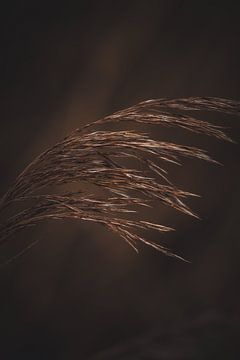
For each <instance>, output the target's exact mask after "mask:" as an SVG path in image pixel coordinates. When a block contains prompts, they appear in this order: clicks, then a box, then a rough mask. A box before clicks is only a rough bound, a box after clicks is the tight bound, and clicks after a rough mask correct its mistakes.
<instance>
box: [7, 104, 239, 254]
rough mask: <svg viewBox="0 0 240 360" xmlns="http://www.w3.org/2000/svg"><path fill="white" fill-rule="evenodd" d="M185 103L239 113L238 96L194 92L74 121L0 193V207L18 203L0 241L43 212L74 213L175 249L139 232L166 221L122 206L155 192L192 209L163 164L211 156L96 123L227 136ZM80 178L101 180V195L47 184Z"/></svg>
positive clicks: (140, 202)
mask: <svg viewBox="0 0 240 360" xmlns="http://www.w3.org/2000/svg"><path fill="white" fill-rule="evenodd" d="M189 111H190V112H191V113H195V112H197V111H215V112H221V113H225V114H231V115H240V103H239V102H237V101H233V100H226V99H219V98H200V97H191V98H184V99H174V100H169V99H156V100H148V101H143V102H140V103H139V104H137V105H134V106H132V107H129V108H127V109H124V110H121V111H118V112H116V113H114V114H112V115H109V116H106V117H104V118H102V119H100V120H97V121H95V122H93V123H90V124H88V125H86V126H84V127H82V128H80V129H76V130H75V131H73V132H72V133H71V134H70V135H68V136H67V137H66V138H65V139H63V140H62V141H60V142H58V143H57V144H56V145H54V146H53V147H51V148H49V149H48V150H46V151H45V152H43V153H42V154H40V155H39V156H38V157H37V158H36V159H34V160H33V161H32V163H30V164H29V165H28V166H27V167H26V168H25V170H24V171H23V172H22V173H21V174H20V175H19V176H18V177H17V179H16V180H15V182H14V183H13V185H12V186H11V187H10V188H9V190H8V191H7V192H6V194H5V195H4V196H3V197H2V199H1V202H0V211H4V209H5V208H7V207H9V206H14V204H16V203H17V202H20V203H21V204H22V206H24V208H23V209H22V210H19V211H18V212H17V213H15V214H14V215H12V216H10V217H9V218H7V219H6V220H5V221H4V222H3V223H2V224H1V226H0V243H3V242H5V241H7V240H8V239H9V237H10V236H11V235H13V234H14V233H15V232H16V231H18V230H20V229H25V228H27V227H29V226H32V225H35V224H38V223H40V222H42V221H44V220H46V219H57V220H63V219H66V218H74V219H78V220H86V221H92V222H95V223H100V224H102V225H104V226H105V227H107V228H108V229H110V230H111V231H114V232H116V233H117V234H119V236H120V237H122V238H124V239H125V240H126V241H127V242H128V243H129V244H130V245H131V246H132V247H133V248H134V249H135V250H137V244H138V242H143V243H145V244H147V245H150V246H152V247H154V248H155V249H157V250H159V251H161V252H163V253H164V254H166V255H169V256H175V257H179V256H178V255H176V254H174V253H172V252H171V251H170V250H169V249H168V248H166V247H165V246H163V245H161V244H160V243H155V242H152V241H150V240H147V239H146V238H145V237H142V236H141V235H139V232H138V230H141V229H154V230H157V231H159V232H165V231H171V230H173V229H172V228H170V227H167V226H164V225H160V224H155V223H152V222H150V221H144V220H130V219H129V218H128V217H127V216H126V215H125V216H124V214H128V213H130V212H137V211H138V208H139V207H140V206H147V207H151V206H152V204H153V200H156V199H157V200H158V201H160V202H161V203H163V204H165V205H168V206H171V207H173V208H174V209H176V210H178V211H180V212H183V213H185V214H187V215H191V216H195V217H197V215H196V214H195V213H194V212H193V211H192V210H191V209H190V208H189V207H188V206H187V205H186V204H185V202H184V201H185V199H186V198H187V197H189V196H195V194H192V193H190V192H187V191H185V190H182V189H180V188H179V187H177V186H176V185H174V184H173V183H172V182H170V180H169V179H168V175H167V171H166V169H165V167H164V165H165V164H166V163H168V162H170V163H175V164H179V163H181V158H183V157H188V158H197V159H200V160H205V161H208V162H211V163H214V162H216V161H215V160H213V159H212V158H211V157H210V156H209V155H208V154H207V152H206V151H205V150H202V149H199V148H197V147H192V146H183V145H178V144H175V143H170V142H163V141H159V140H154V139H152V138H151V137H150V136H149V134H147V133H142V132H136V131H135V130H132V131H131V130H125V131H123V130H121V131H105V130H99V129H98V128H99V127H101V125H103V124H106V123H109V122H111V123H117V122H120V123H125V122H133V123H145V124H149V125H163V126H168V127H172V126H176V127H180V128H183V129H186V130H189V131H192V132H195V133H202V134H205V135H209V136H213V137H216V138H218V139H221V140H226V141H232V140H231V139H230V138H229V137H228V136H227V135H226V134H225V133H224V131H223V128H222V127H220V126H216V125H213V124H210V123H209V122H206V121H203V120H199V119H197V118H195V117H194V116H192V115H189ZM92 129H93V130H92ZM128 159H134V160H135V161H137V162H139V163H141V164H143V165H144V166H143V169H142V170H138V169H136V168H133V167H130V166H127V165H122V163H124V161H125V163H126V160H128ZM82 181H85V182H87V183H91V184H93V185H95V186H97V187H99V188H102V189H103V190H104V195H103V196H102V197H98V196H97V195H96V194H87V193H86V192H85V191H78V192H74V193H62V194H59V193H52V191H50V190H49V189H50V187H53V188H56V185H62V184H65V185H66V184H71V183H79V182H82Z"/></svg>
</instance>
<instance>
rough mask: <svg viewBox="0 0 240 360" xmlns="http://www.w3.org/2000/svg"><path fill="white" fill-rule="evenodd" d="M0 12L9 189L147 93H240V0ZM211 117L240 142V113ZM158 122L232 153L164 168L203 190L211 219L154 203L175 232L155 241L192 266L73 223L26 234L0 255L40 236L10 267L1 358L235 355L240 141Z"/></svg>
mask: <svg viewBox="0 0 240 360" xmlns="http://www.w3.org/2000/svg"><path fill="white" fill-rule="evenodd" d="M0 17H1V22H0V26H1V57H0V75H1V76H0V78H1V81H0V91H1V97H0V118H1V136H0V141H1V145H0V169H1V178H0V185H1V188H0V190H1V193H3V192H4V191H5V190H6V189H7V187H8V186H9V184H10V183H11V182H12V181H13V180H14V178H15V177H16V176H17V174H18V173H19V172H20V171H21V170H22V169H23V168H24V167H25V166H26V165H27V164H28V163H29V162H30V161H31V160H32V159H33V158H34V157H35V156H36V155H37V154H39V153H40V152H41V151H43V150H44V149H46V148H47V147H49V146H51V145H53V144H54V143H55V142H56V141H58V140H59V139H60V138H61V137H63V136H64V135H65V134H67V133H68V132H70V131H71V130H73V129H74V128H76V127H79V126H81V125H83V124H86V123H88V122H90V121H94V120H96V119H98V118H100V117H102V116H104V115H106V114H109V113H111V112H113V111H116V110H118V109H120V108H124V107H127V106H129V105H131V104H133V103H136V102H138V101H140V100H143V99H149V98H158V97H183V96H192V95H199V96H201V95H203V96H219V97H227V98H234V99H238V100H239V99H240V82H239V81H240V47H239V34H240V22H239V4H238V2H237V1H235V2H234V1H228V2H225V3H223V2H218V1H211V2H204V1H202V2H193V1H140V0H138V1H137V0H133V1H85V2H80V1H76V2H72V1H65V2H63V1H58V2H57V1H51V0H49V1H48V2H45V1H41V2H36V1H15V2H9V3H6V4H5V5H2V8H1V15H0ZM203 116H204V117H205V119H209V120H210V119H211V120H212V121H213V122H216V123H220V124H226V125H227V126H229V127H231V129H230V130H229V132H228V133H229V134H231V135H232V137H233V138H234V139H235V140H236V141H238V142H239V140H240V136H239V135H240V126H239V119H237V118H234V117H230V116H225V117H224V116H221V115H217V116H216V115H214V114H213V115H209V114H203ZM147 130H149V131H150V130H152V131H154V136H157V137H158V138H160V139H164V140H171V141H176V142H177V141H178V142H180V143H183V144H191V145H200V146H204V147H206V148H207V149H208V150H209V151H210V152H211V153H212V154H213V156H215V158H217V159H218V160H220V161H221V162H222V163H224V167H219V166H209V165H208V164H202V163H201V162H200V163H199V162H195V161H186V162H185V166H184V167H182V168H179V167H177V168H174V167H171V168H170V169H169V170H170V175H171V178H172V179H174V180H175V181H176V182H178V184H179V185H181V186H182V187H183V188H186V189H188V190H191V191H195V192H197V193H199V194H201V195H202V198H201V199H194V200H192V201H191V205H192V207H193V208H194V209H195V210H197V212H198V213H199V214H200V216H201V217H202V221H197V220H193V219H191V218H188V217H186V216H184V215H180V214H176V213H175V212H174V210H170V209H165V208H162V207H159V209H158V208H157V209H155V211H154V213H153V214H151V213H150V214H149V217H150V218H153V219H154V220H155V221H159V222H161V223H163V224H166V225H169V224H170V225H172V226H174V227H175V228H176V229H177V232H176V233H174V234H168V235H164V236H161V237H160V239H159V240H161V241H166V242H167V243H168V244H169V246H171V248H173V249H174V250H175V251H177V252H178V253H180V254H182V255H183V256H185V257H186V258H188V259H191V260H192V263H191V264H186V263H183V262H180V261H177V260H174V259H170V258H166V257H164V256H162V255H161V254H159V253H157V252H155V251H154V250H152V249H148V248H146V247H144V248H143V247H142V248H141V252H140V255H136V254H135V253H134V252H133V251H132V250H131V249H130V248H129V247H128V246H127V244H125V243H124V242H123V241H122V240H121V239H119V238H118V237H117V236H116V235H114V234H111V233H109V232H107V231H105V230H104V229H102V228H101V227H99V226H93V225H91V226H89V225H88V224H85V223H80V224H78V223H75V222H73V221H69V222H64V223H49V224H45V225H42V226H39V227H38V228H36V229H34V230H29V231H25V232H24V233H21V234H18V235H16V236H15V237H14V238H11V241H9V242H8V244H6V245H5V246H4V247H2V248H1V256H0V258H1V261H4V260H6V258H8V257H9V256H11V255H14V254H15V253H16V252H17V251H19V250H20V249H22V248H23V247H24V246H25V245H26V244H28V243H29V242H30V241H32V240H35V239H39V240H40V242H39V244H38V245H36V246H35V247H34V248H33V249H32V250H31V251H30V252H28V253H27V254H26V255H24V256H22V257H21V258H18V259H17V260H16V261H14V262H13V263H11V264H10V265H8V266H5V267H3V268H1V269H0V282H1V284H0V285H1V296H0V335H1V336H0V358H1V359H3V360H5V359H92V360H93V359H104V360H105V359H116V360H117V359H121V360H125V359H132V360H134V359H239V357H240V349H239V344H238V343H239V334H240V323H239V321H240V311H239V300H240V296H239V295H240V293H239V275H240V267H239V262H240V246H239V220H240V219H239V203H240V192H239V177H240V171H239V155H240V146H239V145H232V144H225V143H220V142H219V141H216V140H213V139H209V138H206V137H203V136H196V135H193V134H186V133H185V132H184V131H180V130H174V129H170V130H169V129H164V128H157V129H156V128H154V129H150V128H148V129H147ZM149 236H152V239H154V237H155V240H156V237H157V236H158V235H156V234H149Z"/></svg>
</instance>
